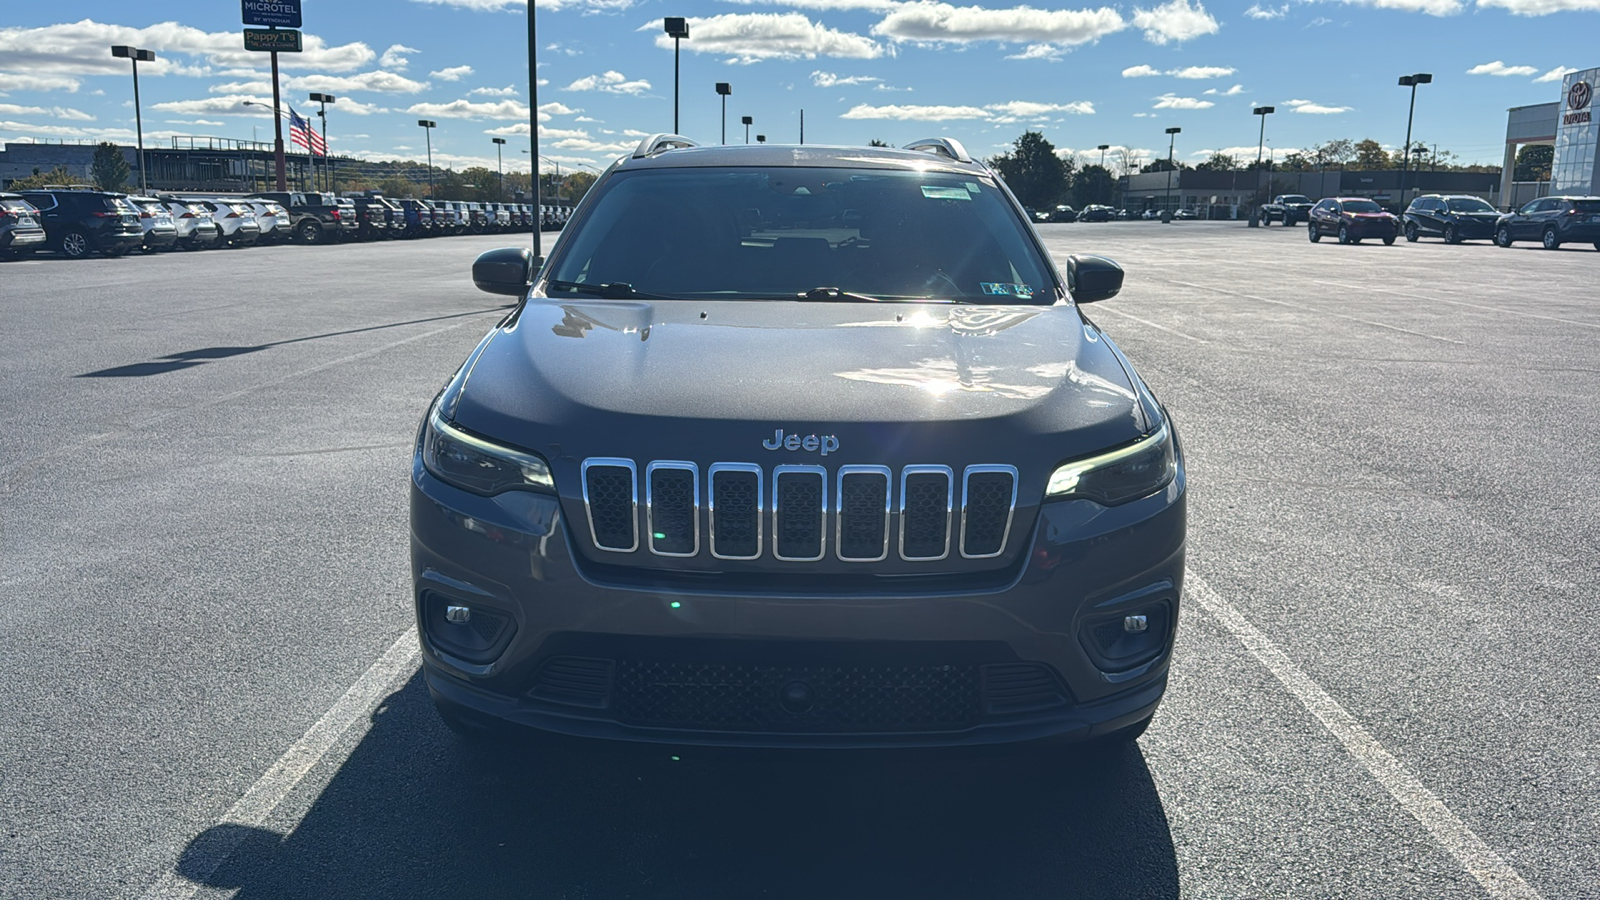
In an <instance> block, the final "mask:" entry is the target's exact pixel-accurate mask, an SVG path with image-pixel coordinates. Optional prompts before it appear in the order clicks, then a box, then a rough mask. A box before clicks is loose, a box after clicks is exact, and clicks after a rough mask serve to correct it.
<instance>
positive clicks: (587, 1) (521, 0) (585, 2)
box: [413, 0, 633, 12]
mask: <svg viewBox="0 0 1600 900" xmlns="http://www.w3.org/2000/svg"><path fill="white" fill-rule="evenodd" d="M413 2H415V3H427V4H430V5H433V6H455V7H459V8H461V9H470V10H475V11H478V12H499V11H502V10H508V9H514V8H519V7H525V6H527V5H528V0H413ZM534 5H535V7H536V8H538V9H546V10H552V11H554V10H561V9H569V8H579V9H587V10H593V11H605V10H623V9H628V8H630V7H632V6H633V0H537V2H536V3H535V4H534Z"/></svg>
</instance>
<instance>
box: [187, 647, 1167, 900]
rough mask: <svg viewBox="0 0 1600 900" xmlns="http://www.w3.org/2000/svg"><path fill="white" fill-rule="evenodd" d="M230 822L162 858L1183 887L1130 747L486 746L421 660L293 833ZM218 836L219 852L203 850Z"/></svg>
mask: <svg viewBox="0 0 1600 900" xmlns="http://www.w3.org/2000/svg"><path fill="white" fill-rule="evenodd" d="M239 830H240V829H239V826H229V825H220V826H217V827H215V828H213V829H210V830H208V831H207V832H205V833H202V834H201V835H199V836H198V837H196V838H195V839H194V840H193V841H192V842H191V843H190V845H189V849H188V850H187V851H186V852H185V854H184V857H183V859H182V860H180V862H179V864H178V873H179V874H180V875H184V876H185V877H188V878H191V879H193V880H198V881H202V882H203V883H205V884H207V885H211V886H214V887H219V888H224V889H236V890H237V891H238V893H237V894H236V895H235V896H236V897H237V898H239V900H264V898H274V900H279V898H298V897H305V898H327V897H339V898H352V897H385V898H390V897H505V896H527V897H540V898H623V897H641V898H685V900H707V898H719V897H739V898H747V897H758V896H759V897H775V898H784V897H794V898H820V897H827V898H829V900H836V898H848V897H862V898H874V900H882V898H890V897H916V898H919V900H925V898H942V897H951V898H955V897H961V898H969V897H971V898H976V897H1004V898H1008V900H1013V898H1027V897H1051V898H1068V897H1084V898H1097V900H1114V898H1121V897H1126V898H1142V900H1149V898H1168V897H1174V898H1175V897H1177V896H1178V875H1177V862H1176V858H1175V854H1174V850H1173V846H1172V836H1171V833H1170V832H1169V830H1168V827H1167V819H1166V815H1165V813H1164V811H1163V809H1162V806H1161V800H1160V797H1159V796H1158V795H1157V793H1156V788H1155V784H1154V782H1153V781H1152V779H1151V777H1150V772H1149V770H1148V769H1147V768H1146V766H1145V763H1144V759H1143V757H1142V756H1141V754H1140V753H1139V751H1138V750H1137V749H1135V748H1132V747H1130V748H1126V749H1123V750H1119V751H1117V752H1115V753H1113V754H1110V755H1108V756H1106V757H1103V758H1093V757H1080V756H1077V755H1074V754H1067V753H1062V752H1055V753H1051V754H1046V753H1044V752H1042V751H1041V752H1037V753H1034V752H1029V753H1025V754H1021V755H1018V754H1016V753H1014V752H1008V753H986V754H982V755H971V754H949V753H943V752H941V753H937V754H927V753H907V752H895V753H887V754H877V753H848V754H839V753H790V752H783V753H752V752H730V751H715V752H711V751H704V750H698V749H695V748H655V747H646V746H634V745H622V746H613V745H609V744H595V743H592V742H575V741H574V742H567V741H562V742H559V743H551V742H548V741H540V742H537V743H531V742H523V741H516V742H507V743H505V744H499V745H492V746H489V747H487V748H484V747H477V746H474V745H471V744H466V743H463V742H461V741H460V740H459V739H457V738H456V737H454V736H453V735H452V734H451V733H450V732H448V731H447V730H445V728H444V726H443V725H442V724H441V723H440V722H439V720H438V718H437V717H436V716H435V715H434V712H433V708H432V704H431V702H430V700H429V699H428V693H427V689H426V687H425V686H424V685H423V682H422V678H421V676H420V674H419V675H416V676H414V677H413V678H412V679H411V680H410V681H409V682H408V683H407V684H406V685H405V686H404V687H403V688H402V689H401V690H399V691H398V692H396V693H395V694H393V695H391V696H390V697H389V698H388V699H387V700H386V701H385V702H384V704H383V705H382V706H381V707H380V708H379V710H378V711H377V712H376V713H375V714H374V716H373V726H372V729H371V731H370V732H369V733H368V734H367V735H366V737H365V738H364V739H363V740H362V741H361V742H360V744H359V745H357V747H356V748H355V750H354V751H353V752H352V754H351V755H350V757H349V758H348V759H347V760H346V761H345V763H344V764H343V765H342V766H341V767H340V769H339V771H338V772H337V773H336V774H335V775H334V777H333V778H332V780H331V781H330V782H329V784H328V785H327V787H326V788H325V789H324V791H323V792H322V794H321V796H320V797H318V798H317V800H316V801H315V802H314V803H313V804H312V806H311V808H310V810H309V812H308V813H307V814H306V816H305V818H304V819H303V820H302V821H301V822H300V824H299V825H298V826H297V827H295V828H294V829H293V831H292V832H290V833H289V834H288V835H287V836H282V837H279V836H277V835H275V834H274V833H272V832H269V831H262V830H259V829H249V830H248V832H249V833H248V834H245V835H240V834H238V833H237V832H238V831H239ZM230 832H232V833H230ZM219 843H220V844H224V845H226V846H228V847H231V848H233V849H232V852H231V855H230V856H228V858H227V859H226V861H225V862H223V863H222V864H221V865H220V866H217V865H216V864H215V862H212V861H211V860H214V859H215V855H213V853H212V852H210V848H214V847H216V846H217V845H218V844H219ZM213 870H214V871H213Z"/></svg>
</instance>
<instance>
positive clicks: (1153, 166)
mask: <svg viewBox="0 0 1600 900" xmlns="http://www.w3.org/2000/svg"><path fill="white" fill-rule="evenodd" d="M1188 168H1189V166H1188V165H1187V164H1186V163H1184V162H1183V161H1181V160H1178V161H1174V162H1170V163H1169V162H1167V160H1165V159H1152V160H1150V161H1149V162H1147V163H1145V164H1144V168H1143V169H1140V170H1139V171H1141V172H1165V171H1167V170H1168V169H1171V170H1173V171H1174V172H1183V171H1185V170H1187V169H1188Z"/></svg>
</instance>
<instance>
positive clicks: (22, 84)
mask: <svg viewBox="0 0 1600 900" xmlns="http://www.w3.org/2000/svg"><path fill="white" fill-rule="evenodd" d="M80 86H81V82H79V81H78V79H76V78H67V77H65V76H62V75H24V74H22V73H21V72H0V89H3V90H0V97H4V96H5V95H6V91H66V92H67V93H69V94H75V93H77V92H78V88H79V87H80Z"/></svg>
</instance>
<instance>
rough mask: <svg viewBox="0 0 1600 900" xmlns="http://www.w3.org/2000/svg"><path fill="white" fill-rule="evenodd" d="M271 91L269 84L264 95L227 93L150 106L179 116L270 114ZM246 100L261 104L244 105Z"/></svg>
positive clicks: (169, 101)
mask: <svg viewBox="0 0 1600 900" xmlns="http://www.w3.org/2000/svg"><path fill="white" fill-rule="evenodd" d="M271 91H272V87H271V86H270V85H269V86H268V87H267V93H266V95H265V96H262V95H260V94H257V95H254V96H251V95H248V94H228V95H226V96H223V97H206V98H205V99H203V100H168V101H166V102H165V103H156V104H152V105H151V107H150V108H151V109H156V110H160V111H161V112H168V113H173V114H176V115H180V116H199V115H205V116H270V115H272V93H271ZM246 100H249V101H250V102H252V103H259V104H261V106H245V105H244V101H246ZM263 106H264V107H265V109H263V108H262V107H263Z"/></svg>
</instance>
